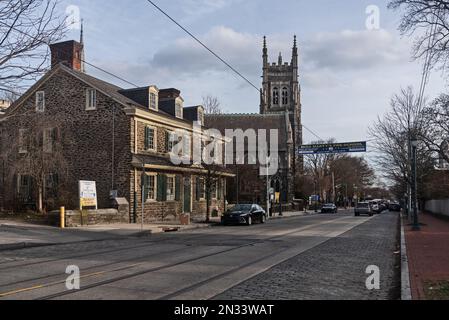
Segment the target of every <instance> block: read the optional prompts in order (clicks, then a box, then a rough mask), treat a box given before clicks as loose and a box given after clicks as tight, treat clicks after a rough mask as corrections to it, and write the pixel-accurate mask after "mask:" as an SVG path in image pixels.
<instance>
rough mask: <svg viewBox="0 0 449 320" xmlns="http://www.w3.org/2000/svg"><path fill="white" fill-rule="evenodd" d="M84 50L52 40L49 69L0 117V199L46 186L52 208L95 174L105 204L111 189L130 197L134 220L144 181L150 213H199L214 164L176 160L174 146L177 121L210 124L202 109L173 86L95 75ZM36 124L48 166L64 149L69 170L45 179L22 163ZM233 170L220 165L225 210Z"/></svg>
mask: <svg viewBox="0 0 449 320" xmlns="http://www.w3.org/2000/svg"><path fill="white" fill-rule="evenodd" d="M83 51H84V48H83V45H82V43H78V42H76V41H67V42H63V43H58V44H54V45H51V53H52V69H51V70H50V71H49V72H48V73H47V74H45V75H44V76H43V77H42V78H41V79H40V80H39V81H38V82H37V83H36V84H35V85H34V86H32V87H31V88H30V89H29V90H28V91H27V92H26V93H25V94H24V95H23V96H21V97H20V98H19V99H18V100H17V101H16V102H15V103H14V104H13V105H12V106H11V107H10V108H8V110H7V112H6V113H5V115H3V116H1V117H0V138H1V140H0V143H1V144H0V155H1V157H2V158H1V160H0V161H1V163H2V166H1V167H0V169H1V170H2V171H1V172H0V179H2V181H1V184H0V185H1V186H2V187H1V188H2V189H1V190H0V195H1V196H0V207H4V208H13V207H20V208H19V209H23V208H24V207H31V206H33V205H34V204H35V203H36V201H37V200H38V199H37V197H38V196H39V194H41V193H43V194H44V196H43V202H44V203H43V207H44V208H46V209H53V208H55V207H58V206H60V205H65V206H66V207H67V208H68V209H77V208H78V207H79V202H78V201H79V199H78V182H79V181H80V180H88V181H96V184H97V193H98V205H99V207H100V208H109V207H111V206H112V204H113V199H112V198H113V197H120V198H126V199H127V201H128V202H129V208H130V221H136V220H137V221H140V215H141V211H142V196H141V194H142V192H141V190H142V183H143V184H144V188H143V190H144V201H143V202H144V204H145V206H144V208H145V209H144V213H145V220H146V221H147V222H149V221H167V220H176V219H178V218H179V215H180V214H182V213H191V214H192V216H194V217H198V218H202V217H203V216H204V215H205V214H206V200H205V184H204V179H205V178H204V176H205V174H206V173H207V172H206V170H205V169H204V168H203V167H202V166H198V165H197V166H194V165H174V164H173V163H172V162H171V161H170V156H169V152H170V150H171V149H170V148H171V147H172V146H173V143H174V141H175V140H176V136H175V131H176V130H184V131H185V132H187V133H186V134H187V135H189V136H191V135H192V134H193V132H194V128H196V127H197V124H199V125H200V126H199V127H200V128H203V125H204V124H203V123H201V121H204V120H203V113H204V110H203V108H202V107H201V106H194V107H184V100H183V98H182V96H181V92H180V91H179V90H176V89H159V88H158V87H157V86H154V85H149V86H146V87H142V88H135V89H123V88H120V87H118V86H115V85H113V84H110V83H107V82H105V81H102V80H100V79H98V78H95V77H92V76H90V75H88V74H86V73H85V72H83V68H84V66H83V60H82V57H83V56H84V52H83ZM36 123H39V127H43V128H41V131H39V132H38V133H35V132H36V131H33V130H31V128H34V127H36V125H35V124H36ZM31 133H33V135H35V136H39V138H38V140H39V143H40V144H38V146H39V148H41V149H40V151H39V152H40V153H39V156H40V155H42V156H43V157H46V159H49V161H47V163H46V165H47V166H48V165H49V164H50V163H51V162H52V161H53V160H54V159H55V158H57V156H59V157H61V156H62V158H63V159H64V161H65V162H66V166H65V168H66V170H58V169H59V168H57V167H55V168H53V169H54V172H52V171H49V170H51V169H48V170H47V171H45V177H43V181H44V182H43V184H40V185H42V187H41V188H38V187H37V185H38V183H37V180H38V179H36V178H33V176H32V175H31V174H26V171H23V170H21V169H23V168H17V163H21V161H22V162H23V159H27V156H28V157H29V156H30V155H31V153H32V152H34V151H32V150H31V145H32V143H31V142H32V141H35V140H36V139H33V138H36V137H30V136H29V135H30V134H31ZM189 139H192V137H190V138H189ZM56 145H58V146H59V147H58V148H57V147H56ZM52 146H53V147H52ZM33 150H34V149H33ZM42 150H44V151H43V152H42ZM55 150H57V151H55ZM186 150H188V149H186ZM52 152H53V154H52ZM56 152H58V153H59V154H58V155H56V154H55V153H56ZM185 156H187V157H189V156H191V149H190V150H189V151H187V153H186V154H185ZM29 158H30V157H29ZM50 167H51V166H50ZM143 168H144V169H143ZM39 169H40V168H39ZM143 171H144V174H143V175H142V173H143ZM24 172H25V173H24ZM228 176H232V174H229V173H226V172H225V171H223V172H219V179H217V183H216V187H215V189H214V193H213V199H212V206H213V207H214V208H215V207H217V208H219V209H220V210H223V209H224V205H225V204H224V202H225V197H226V177H228ZM37 189H42V190H37Z"/></svg>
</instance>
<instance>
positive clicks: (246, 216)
mask: <svg viewBox="0 0 449 320" xmlns="http://www.w3.org/2000/svg"><path fill="white" fill-rule="evenodd" d="M266 221H267V213H266V212H265V210H264V209H262V207H261V206H259V205H257V204H238V205H236V206H235V207H234V208H232V209H230V210H228V211H227V212H226V213H225V214H224V215H223V217H222V218H221V222H222V224H223V225H230V224H246V225H248V226H250V225H252V224H253V223H255V222H260V223H265V222H266Z"/></svg>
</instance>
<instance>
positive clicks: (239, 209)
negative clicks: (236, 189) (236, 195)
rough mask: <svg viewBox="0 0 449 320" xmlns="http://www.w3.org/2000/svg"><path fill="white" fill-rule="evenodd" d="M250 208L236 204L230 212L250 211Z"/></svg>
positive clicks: (249, 205) (248, 205)
mask: <svg viewBox="0 0 449 320" xmlns="http://www.w3.org/2000/svg"><path fill="white" fill-rule="evenodd" d="M252 207H253V206H252V205H251V204H238V205H236V206H235V207H234V208H233V209H232V210H231V212H238V211H250V210H251V208H252Z"/></svg>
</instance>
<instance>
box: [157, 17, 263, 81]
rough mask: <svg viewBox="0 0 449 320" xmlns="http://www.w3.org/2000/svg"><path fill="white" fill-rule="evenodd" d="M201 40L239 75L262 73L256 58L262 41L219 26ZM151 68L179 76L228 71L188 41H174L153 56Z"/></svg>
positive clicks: (191, 40) (195, 43) (198, 45)
mask: <svg viewBox="0 0 449 320" xmlns="http://www.w3.org/2000/svg"><path fill="white" fill-rule="evenodd" d="M200 39H201V41H202V42H203V43H205V44H206V45H207V46H208V47H210V48H211V49H212V50H213V51H215V52H216V53H218V54H219V55H220V56H221V57H222V58H223V59H224V60H226V61H227V62H229V63H230V64H231V65H232V66H233V67H235V68H236V69H238V70H239V71H241V72H244V73H245V74H250V75H253V76H254V75H255V72H257V73H260V72H261V71H260V70H259V69H260V63H261V58H258V57H259V56H260V55H261V37H258V36H255V35H252V34H247V33H239V32H236V31H234V30H233V29H230V28H226V27H223V26H219V27H214V28H212V29H211V30H210V31H209V32H207V33H206V34H205V35H203V36H201V37H200ZM151 65H152V67H154V68H156V69H163V70H169V71H172V72H173V74H178V75H179V74H189V75H195V74H200V73H204V72H211V71H225V70H228V68H227V67H226V66H225V65H224V64H223V63H222V62H220V61H219V60H218V59H217V58H216V57H214V56H213V55H212V54H211V53H210V52H207V50H206V49H205V48H203V47H202V46H201V45H200V44H198V43H197V42H196V41H195V40H193V39H191V38H180V39H177V40H175V41H174V43H173V44H172V45H170V46H167V47H164V48H162V49H161V50H159V51H158V52H156V54H155V55H154V57H153V59H152V60H151Z"/></svg>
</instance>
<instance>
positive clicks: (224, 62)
mask: <svg viewBox="0 0 449 320" xmlns="http://www.w3.org/2000/svg"><path fill="white" fill-rule="evenodd" d="M147 2H148V3H150V4H151V5H152V6H154V7H155V8H156V9H157V10H158V11H160V12H161V13H162V14H163V15H164V16H166V17H167V18H168V19H170V20H171V21H172V22H173V23H174V24H176V25H177V26H178V27H179V28H181V29H182V30H183V31H184V32H185V33H187V34H188V35H189V36H190V37H191V38H192V39H194V40H195V41H196V42H198V43H199V44H200V45H201V46H202V47H203V48H205V49H206V50H207V51H209V52H210V53H211V54H212V55H213V56H215V57H216V58H217V59H218V60H220V61H221V62H222V63H223V64H224V65H226V66H227V67H228V68H229V69H231V70H232V71H233V72H235V73H236V74H237V75H238V76H239V77H241V78H242V79H243V80H245V81H246V82H247V83H248V84H249V85H250V86H251V87H253V88H254V89H256V90H257V92H260V89H259V88H258V87H257V86H256V85H254V84H253V83H252V82H251V81H250V80H248V78H246V77H245V76H244V75H243V74H241V73H240V72H239V71H238V70H237V69H235V68H234V67H233V66H231V64H229V63H228V62H227V61H226V60H224V59H223V58H222V57H220V56H219V55H218V54H217V53H215V52H214V51H213V50H212V49H210V48H209V47H208V46H207V45H206V44H204V43H203V42H202V41H201V40H200V39H198V37H196V36H195V35H194V34H193V33H191V32H190V31H189V30H187V29H186V28H185V27H184V26H182V25H181V24H180V23H179V22H177V21H176V20H175V19H174V18H172V17H171V16H170V15H169V14H168V13H167V12H165V11H164V10H162V9H161V8H160V7H159V6H158V5H157V4H155V3H154V2H153V1H152V0H147ZM303 127H304V128H305V129H306V130H307V131H309V132H310V133H311V134H312V135H314V136H315V137H316V138H318V139H320V140H323V139H322V138H321V137H320V136H319V135H317V134H316V133H315V132H313V131H312V130H310V129H309V128H307V127H306V126H304V125H303Z"/></svg>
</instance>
